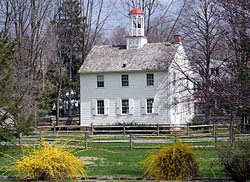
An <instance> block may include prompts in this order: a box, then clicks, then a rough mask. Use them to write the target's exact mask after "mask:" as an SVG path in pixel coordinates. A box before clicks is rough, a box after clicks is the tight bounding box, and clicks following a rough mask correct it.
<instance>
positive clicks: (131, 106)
mask: <svg viewBox="0 0 250 182" xmlns="http://www.w3.org/2000/svg"><path fill="white" fill-rule="evenodd" d="M129 114H134V99H129Z"/></svg>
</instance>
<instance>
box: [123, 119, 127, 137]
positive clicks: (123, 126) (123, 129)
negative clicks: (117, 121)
mask: <svg viewBox="0 0 250 182" xmlns="http://www.w3.org/2000/svg"><path fill="white" fill-rule="evenodd" d="M125 134H126V132H125V123H124V122H123V136H124V137H125Z"/></svg>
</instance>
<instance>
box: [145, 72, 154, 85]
mask: <svg viewBox="0 0 250 182" xmlns="http://www.w3.org/2000/svg"><path fill="white" fill-rule="evenodd" d="M150 75H152V77H151V78H149V76H150ZM146 84H147V86H148V87H150V86H154V85H155V75H154V73H147V74H146Z"/></svg>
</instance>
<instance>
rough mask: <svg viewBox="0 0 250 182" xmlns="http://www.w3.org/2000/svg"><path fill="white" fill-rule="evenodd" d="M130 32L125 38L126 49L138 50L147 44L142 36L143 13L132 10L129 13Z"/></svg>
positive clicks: (139, 10)
mask: <svg viewBox="0 0 250 182" xmlns="http://www.w3.org/2000/svg"><path fill="white" fill-rule="evenodd" d="M128 15H129V20H130V23H129V25H130V31H129V36H128V37H127V49H139V48H142V47H143V45H144V44H147V38H146V37H145V36H144V15H145V14H144V11H142V10H141V9H139V8H134V9H132V10H131V11H130V12H129V14H128Z"/></svg>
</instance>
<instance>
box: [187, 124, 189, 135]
mask: <svg viewBox="0 0 250 182" xmlns="http://www.w3.org/2000/svg"><path fill="white" fill-rule="evenodd" d="M187 135H189V123H187Z"/></svg>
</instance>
